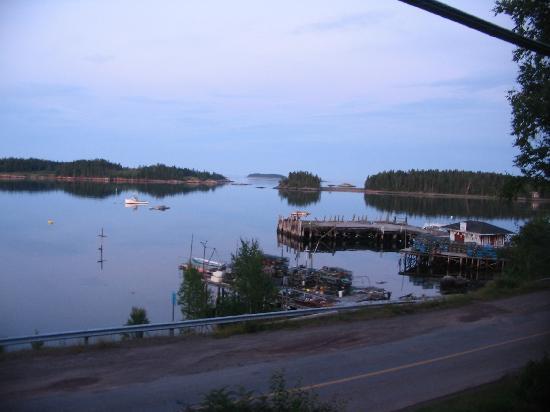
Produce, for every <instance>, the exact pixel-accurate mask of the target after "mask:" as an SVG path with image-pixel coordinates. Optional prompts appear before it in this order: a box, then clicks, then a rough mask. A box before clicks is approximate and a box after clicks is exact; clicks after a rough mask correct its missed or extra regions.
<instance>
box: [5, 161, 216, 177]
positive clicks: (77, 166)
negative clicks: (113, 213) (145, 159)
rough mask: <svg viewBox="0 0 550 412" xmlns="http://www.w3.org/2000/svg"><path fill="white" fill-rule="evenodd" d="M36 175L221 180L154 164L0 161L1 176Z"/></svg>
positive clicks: (206, 174)
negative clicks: (7, 174)
mask: <svg viewBox="0 0 550 412" xmlns="http://www.w3.org/2000/svg"><path fill="white" fill-rule="evenodd" d="M17 172H19V173H39V174H55V175H57V176H69V177H109V178H115V177H121V178H128V179H159V180H185V179H189V178H197V179H202V180H206V179H211V180H223V179H225V177H224V176H222V175H220V174H218V173H211V172H205V171H202V172H200V171H198V170H194V169H188V168H180V167H176V166H166V165H163V164H160V163H159V164H156V165H152V166H140V167H138V168H129V167H123V166H122V165H120V164H119V163H112V162H109V161H107V160H104V159H94V160H75V161H72V162H55V161H50V160H42V159H34V158H29V159H22V158H14V157H9V158H2V159H0V173H17Z"/></svg>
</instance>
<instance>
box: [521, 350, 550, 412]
mask: <svg viewBox="0 0 550 412" xmlns="http://www.w3.org/2000/svg"><path fill="white" fill-rule="evenodd" d="M518 386H519V387H518V389H517V394H518V396H519V398H520V399H521V400H522V401H523V402H524V403H526V404H528V405H530V406H531V407H532V409H531V410H540V411H542V410H546V409H545V408H547V407H548V405H550V358H548V356H544V358H543V359H542V361H540V362H533V361H531V362H529V363H528V364H527V366H526V367H525V368H524V369H523V370H522V372H521V374H520V376H519V385H518Z"/></svg>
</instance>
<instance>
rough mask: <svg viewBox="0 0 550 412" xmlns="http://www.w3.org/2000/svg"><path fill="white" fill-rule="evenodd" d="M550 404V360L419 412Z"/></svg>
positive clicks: (493, 411) (518, 409) (489, 411)
mask: <svg viewBox="0 0 550 412" xmlns="http://www.w3.org/2000/svg"><path fill="white" fill-rule="evenodd" d="M548 405H550V359H549V358H548V357H547V356H545V357H544V358H543V359H542V360H541V361H538V362H529V363H528V364H527V366H526V367H524V368H523V369H522V371H521V373H520V374H519V376H506V377H505V378H503V379H501V380H499V381H497V382H494V383H492V384H489V385H484V386H481V387H479V388H474V389H473V390H468V391H466V392H463V393H460V394H458V395H456V396H452V397H450V398H449V397H446V398H445V399H443V400H440V401H435V402H433V403H432V404H431V405H429V406H424V407H421V408H419V409H416V411H417V412H439V411H441V412H466V411H467V412H501V411H508V412H524V411H529V412H543V411H547V410H548Z"/></svg>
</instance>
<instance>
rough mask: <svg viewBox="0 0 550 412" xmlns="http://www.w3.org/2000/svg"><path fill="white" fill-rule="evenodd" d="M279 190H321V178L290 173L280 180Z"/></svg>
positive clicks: (307, 174) (304, 173) (311, 174)
mask: <svg viewBox="0 0 550 412" xmlns="http://www.w3.org/2000/svg"><path fill="white" fill-rule="evenodd" d="M279 187H280V188H293V189H296V188H306V187H307V188H315V189H319V188H321V178H320V177H319V176H317V175H314V174H313V173H310V172H303V171H298V172H290V173H289V174H288V177H285V178H283V179H281V181H280V182H279Z"/></svg>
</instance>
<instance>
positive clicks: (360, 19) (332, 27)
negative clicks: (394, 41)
mask: <svg viewBox="0 0 550 412" xmlns="http://www.w3.org/2000/svg"><path fill="white" fill-rule="evenodd" d="M387 16H388V14H387V13H382V12H374V11H373V12H366V13H358V14H350V15H347V16H341V17H338V18H335V19H331V20H325V21H319V22H316V23H311V24H307V25H305V26H301V27H299V28H298V29H296V30H295V31H294V33H295V34H302V33H312V32H326V31H336V30H350V29H360V28H364V27H369V26H372V25H374V24H377V23H378V22H380V21H381V20H384V19H385V18H386V17H387Z"/></svg>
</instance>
